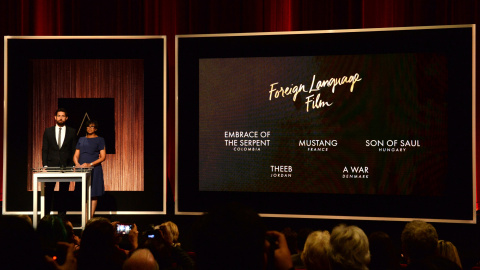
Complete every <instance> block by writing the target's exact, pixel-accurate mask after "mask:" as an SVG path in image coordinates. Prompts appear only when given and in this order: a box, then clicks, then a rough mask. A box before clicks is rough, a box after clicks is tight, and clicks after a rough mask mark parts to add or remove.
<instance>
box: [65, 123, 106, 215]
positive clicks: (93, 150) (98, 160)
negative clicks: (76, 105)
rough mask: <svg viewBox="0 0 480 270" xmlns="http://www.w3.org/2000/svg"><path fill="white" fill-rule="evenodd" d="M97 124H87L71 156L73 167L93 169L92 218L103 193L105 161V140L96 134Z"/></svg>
mask: <svg viewBox="0 0 480 270" xmlns="http://www.w3.org/2000/svg"><path fill="white" fill-rule="evenodd" d="M97 129H98V123H97V121H94V120H89V121H88V122H87V135H86V136H85V137H81V138H80V139H79V140H78V143H77V150H75V155H74V156H73V161H74V162H75V166H76V167H79V168H93V170H92V182H91V186H92V194H91V196H92V217H93V214H94V213H95V208H97V199H98V197H99V196H102V195H103V194H104V193H105V186H104V183H103V170H102V162H103V161H104V160H105V157H106V152H105V140H104V139H103V138H102V137H99V136H98V135H97V134H96V132H97Z"/></svg>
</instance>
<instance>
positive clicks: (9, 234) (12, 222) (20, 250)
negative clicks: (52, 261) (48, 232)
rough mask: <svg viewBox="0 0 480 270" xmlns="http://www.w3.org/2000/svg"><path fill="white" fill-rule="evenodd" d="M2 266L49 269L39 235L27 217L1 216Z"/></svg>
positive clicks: (0, 250)
mask: <svg viewBox="0 0 480 270" xmlns="http://www.w3.org/2000/svg"><path fill="white" fill-rule="evenodd" d="M0 243H1V245H0V247H1V248H0V264H1V265H0V267H1V268H2V269H9V270H10V269H12V270H13V269H22V270H23V269H25V270H32V269H47V268H46V263H45V259H44V256H43V254H42V249H41V245H40V241H39V240H38V236H37V234H36V233H35V230H34V229H33V227H32V226H31V224H29V223H28V221H27V220H26V219H23V218H20V217H17V216H0Z"/></svg>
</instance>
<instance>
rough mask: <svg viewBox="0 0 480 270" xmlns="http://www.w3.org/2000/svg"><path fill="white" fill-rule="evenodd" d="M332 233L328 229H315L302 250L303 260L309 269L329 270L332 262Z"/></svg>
mask: <svg viewBox="0 0 480 270" xmlns="http://www.w3.org/2000/svg"><path fill="white" fill-rule="evenodd" d="M329 250H330V233H329V232H328V231H314V232H312V233H311V234H310V235H309V236H308V238H307V240H306V241H305V246H304V248H303V252H302V256H301V257H302V261H303V263H304V265H305V267H306V269H307V270H328V269H330V263H329V260H328V251H329Z"/></svg>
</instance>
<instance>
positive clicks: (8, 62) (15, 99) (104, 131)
mask: <svg viewBox="0 0 480 270" xmlns="http://www.w3.org/2000/svg"><path fill="white" fill-rule="evenodd" d="M4 42H5V89H4V135H5V136H4V153H3V154H4V159H3V160H4V164H3V183H4V187H3V208H2V211H3V213H4V214H32V205H33V201H32V200H33V196H32V195H33V194H32V168H38V167H41V166H42V158H41V157H42V151H41V150H42V136H43V132H44V130H45V128H47V127H50V126H53V125H55V121H54V118H53V116H54V114H55V110H56V109H57V108H59V107H63V108H66V109H67V111H68V117H69V119H68V120H67V122H66V125H67V126H70V127H73V128H75V130H76V131H77V135H78V137H82V136H85V121H86V120H87V119H88V118H91V119H95V120H97V121H98V122H99V129H98V132H99V136H102V137H104V138H105V142H106V143H105V144H106V160H105V161H104V162H103V163H102V167H103V174H104V182H105V191H106V193H105V195H104V196H101V197H99V198H98V207H97V209H96V213H98V214H107V215H108V214H118V215H131V214H137V215H143V214H146V215H149V214H152V215H153V214H166V37H165V36H6V37H4ZM56 189H58V187H57V188H56ZM74 189H75V188H74V184H73V183H71V185H70V191H71V193H69V197H71V199H70V200H69V201H68V202H67V203H68V204H69V207H68V213H69V214H76V213H78V214H79V213H80V211H79V210H80V194H79V192H76V191H74ZM77 190H78V189H77ZM77 202H78V203H77ZM133 202H134V203H133ZM54 203H55V202H54ZM53 210H54V211H55V210H56V209H55V206H54V208H53Z"/></svg>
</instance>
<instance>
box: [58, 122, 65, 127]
mask: <svg viewBox="0 0 480 270" xmlns="http://www.w3.org/2000/svg"><path fill="white" fill-rule="evenodd" d="M57 125H59V126H60V127H63V126H64V125H65V121H57Z"/></svg>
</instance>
